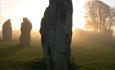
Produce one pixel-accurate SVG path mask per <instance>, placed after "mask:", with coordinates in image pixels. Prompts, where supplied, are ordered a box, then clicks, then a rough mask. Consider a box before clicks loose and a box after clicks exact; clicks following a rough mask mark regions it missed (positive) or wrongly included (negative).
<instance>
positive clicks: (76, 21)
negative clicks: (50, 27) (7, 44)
mask: <svg viewBox="0 0 115 70" xmlns="http://www.w3.org/2000/svg"><path fill="white" fill-rule="evenodd" d="M2 1H3V0H2ZM4 1H7V0H4ZM12 1H13V0H12ZM16 1H18V0H16ZM16 1H15V3H16V4H15V5H16V6H15V7H13V9H12V11H6V12H5V13H4V12H3V13H2V14H6V13H9V14H7V15H6V16H5V17H7V18H5V19H4V21H5V20H7V19H9V18H11V22H12V27H13V29H15V30H19V29H20V26H21V22H22V18H23V17H27V18H28V19H29V20H30V21H31V22H32V26H33V29H34V30H39V28H40V22H41V19H42V17H43V15H44V11H45V9H46V7H47V6H48V0H20V1H19V3H18V2H16ZM85 1H86V0H80V1H78V0H73V29H75V28H80V29H84V24H85V21H84V18H83V16H84V9H83V7H84V3H85ZM17 3H18V4H17ZM11 4H12V3H11ZM9 8H10V6H9ZM8 16H10V17H8ZM2 23H3V22H2Z"/></svg>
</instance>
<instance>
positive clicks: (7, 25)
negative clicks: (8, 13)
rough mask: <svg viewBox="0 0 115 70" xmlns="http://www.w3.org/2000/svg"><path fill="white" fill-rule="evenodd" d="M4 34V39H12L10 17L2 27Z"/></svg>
mask: <svg viewBox="0 0 115 70" xmlns="http://www.w3.org/2000/svg"><path fill="white" fill-rule="evenodd" d="M2 36H3V40H4V41H10V40H12V26H11V22H10V19H8V20H7V21H5V22H4V24H3V27H2Z"/></svg>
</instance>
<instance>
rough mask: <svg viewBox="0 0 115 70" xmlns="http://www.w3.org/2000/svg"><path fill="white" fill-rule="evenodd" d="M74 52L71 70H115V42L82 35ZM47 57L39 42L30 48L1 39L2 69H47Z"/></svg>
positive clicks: (0, 56)
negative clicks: (45, 58) (45, 61)
mask: <svg viewBox="0 0 115 70" xmlns="http://www.w3.org/2000/svg"><path fill="white" fill-rule="evenodd" d="M74 37H75V36H74ZM71 49H72V51H71V61H70V66H71V70H115V40H113V39H110V38H106V37H103V38H102V37H96V38H94V37H93V38H92V36H91V37H90V36H89V37H83V36H78V39H74V42H73V43H72V47H71ZM43 58H44V57H43V52H42V48H41V46H40V42H38V41H36V42H33V43H32V46H30V47H28V46H19V45H18V41H14V40H13V41H10V42H4V41H2V40H0V70H46V69H45V63H44V60H43Z"/></svg>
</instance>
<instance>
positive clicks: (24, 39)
mask: <svg viewBox="0 0 115 70" xmlns="http://www.w3.org/2000/svg"><path fill="white" fill-rule="evenodd" d="M31 30H32V24H31V22H30V21H29V20H28V18H23V22H22V24H21V36H20V45H22V46H30V44H31Z"/></svg>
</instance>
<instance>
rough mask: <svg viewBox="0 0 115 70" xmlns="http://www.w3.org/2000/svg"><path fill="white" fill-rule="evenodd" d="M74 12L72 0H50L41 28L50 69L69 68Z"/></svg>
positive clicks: (43, 45) (62, 69)
mask: <svg viewBox="0 0 115 70" xmlns="http://www.w3.org/2000/svg"><path fill="white" fill-rule="evenodd" d="M72 12H73V7H72V0H49V6H48V7H47V8H46V10H45V13H44V17H43V18H42V21H41V28H40V33H41V43H42V47H43V52H44V55H45V60H46V65H47V69H48V70H69V68H68V67H69V66H68V65H69V59H70V50H71V49H70V45H71V37H72Z"/></svg>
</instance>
